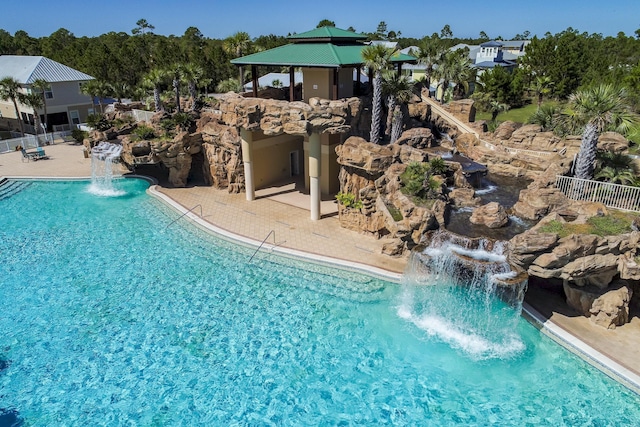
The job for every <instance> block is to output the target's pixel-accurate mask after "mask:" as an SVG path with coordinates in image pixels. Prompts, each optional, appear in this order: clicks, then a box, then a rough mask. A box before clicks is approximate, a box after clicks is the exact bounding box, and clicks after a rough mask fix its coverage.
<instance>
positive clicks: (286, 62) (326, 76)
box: [231, 27, 416, 102]
mask: <svg viewBox="0 0 640 427" xmlns="http://www.w3.org/2000/svg"><path fill="white" fill-rule="evenodd" d="M288 39H289V40H290V41H291V43H289V44H286V45H284V46H279V47H276V48H274V49H269V50H265V51H263V52H258V53H254V54H251V55H247V56H243V57H241V58H236V59H233V60H231V63H232V64H235V65H237V66H241V67H243V66H250V67H251V76H252V80H253V96H254V97H257V96H258V77H259V76H258V72H257V68H258V66H268V67H288V68H289V101H291V102H293V101H296V99H295V97H294V89H293V88H294V86H295V84H296V82H295V75H294V70H295V68H300V69H301V71H302V74H303V88H302V93H303V95H302V100H303V101H305V102H308V101H309V99H310V98H314V97H317V98H323V99H331V100H335V99H340V98H349V97H351V96H358V95H360V94H359V93H357V89H358V87H359V85H356V91H354V85H353V82H354V77H353V76H354V70H355V73H356V75H357V78H356V81H357V82H360V80H361V79H360V75H361V72H362V71H361V70H362V66H363V64H364V60H363V59H362V49H364V48H365V47H367V44H365V40H366V39H367V36H365V35H364V34H358V33H354V32H352V31H347V30H342V29H340V28H335V27H320V28H316V29H314V30H311V31H307V32H304V33H300V34H294V35H292V36H289V37H288ZM415 60H416V58H414V57H413V56H410V55H406V54H403V53H400V52H397V53H396V54H394V55H393V57H392V58H391V62H392V63H393V64H394V65H395V66H396V67H397V69H398V71H400V70H401V68H402V63H404V62H415Z"/></svg>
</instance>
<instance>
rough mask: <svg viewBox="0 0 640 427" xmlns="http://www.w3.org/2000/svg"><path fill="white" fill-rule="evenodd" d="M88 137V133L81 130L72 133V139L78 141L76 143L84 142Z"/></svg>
mask: <svg viewBox="0 0 640 427" xmlns="http://www.w3.org/2000/svg"><path fill="white" fill-rule="evenodd" d="M87 136H88V132H85V131H83V130H80V129H74V130H72V131H71V137H72V138H73V139H75V140H76V142H82V141H84V139H85V138H86V137H87Z"/></svg>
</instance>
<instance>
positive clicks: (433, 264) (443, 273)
mask: <svg viewBox="0 0 640 427" xmlns="http://www.w3.org/2000/svg"><path fill="white" fill-rule="evenodd" d="M526 287H527V275H526V273H518V272H517V271H514V270H513V269H512V268H511V266H510V265H509V264H508V262H507V261H506V254H505V249H504V244H503V242H492V241H490V240H486V239H467V238H464V237H462V236H457V235H455V234H452V233H447V232H442V231H438V232H435V233H434V234H432V235H431V239H430V243H429V245H428V246H424V247H422V248H421V249H418V250H414V251H413V252H412V254H411V258H410V260H409V263H408V265H407V269H406V270H405V274H404V280H403V292H402V296H401V298H400V302H399V306H398V315H399V316H400V317H401V318H403V319H405V320H407V321H408V322H410V323H412V324H413V325H414V326H416V327H418V328H419V329H421V330H422V331H424V332H425V333H426V334H427V335H428V336H430V337H433V338H435V339H439V340H441V341H443V342H446V343H447V344H449V345H450V346H452V347H454V348H457V349H459V350H461V351H462V352H463V353H465V354H467V355H468V356H470V357H471V358H474V359H490V358H508V357H510V356H512V355H514V354H517V353H520V352H521V351H522V350H523V349H524V343H523V342H522V340H521V339H520V336H519V335H518V333H517V331H516V328H517V324H518V322H519V319H520V313H521V310H522V300H523V298H524V293H525V291H526Z"/></svg>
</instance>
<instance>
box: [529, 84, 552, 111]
mask: <svg viewBox="0 0 640 427" xmlns="http://www.w3.org/2000/svg"><path fill="white" fill-rule="evenodd" d="M552 86H553V82H552V81H551V77H549V76H536V77H535V79H534V80H533V82H532V84H531V90H532V91H533V92H534V93H535V94H536V97H537V98H538V110H539V109H540V106H541V105H542V101H543V98H544V96H546V95H549V94H550V93H551V87H552Z"/></svg>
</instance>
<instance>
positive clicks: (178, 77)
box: [167, 64, 184, 113]
mask: <svg viewBox="0 0 640 427" xmlns="http://www.w3.org/2000/svg"><path fill="white" fill-rule="evenodd" d="M167 74H168V75H169V76H170V77H171V85H172V86H173V91H174V94H175V97H176V111H177V112H178V113H181V112H182V106H181V105H180V83H181V82H182V80H183V79H184V66H183V65H182V64H173V65H172V66H171V67H169V69H168V70H167Z"/></svg>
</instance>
